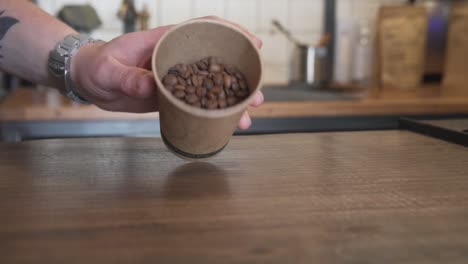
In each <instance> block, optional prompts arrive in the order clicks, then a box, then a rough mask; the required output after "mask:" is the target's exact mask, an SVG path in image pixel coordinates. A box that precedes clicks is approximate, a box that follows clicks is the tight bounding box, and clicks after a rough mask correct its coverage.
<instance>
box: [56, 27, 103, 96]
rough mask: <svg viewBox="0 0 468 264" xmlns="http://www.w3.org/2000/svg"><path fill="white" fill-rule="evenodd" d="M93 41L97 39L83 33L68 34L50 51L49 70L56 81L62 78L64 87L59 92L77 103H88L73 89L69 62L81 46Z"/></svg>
mask: <svg viewBox="0 0 468 264" xmlns="http://www.w3.org/2000/svg"><path fill="white" fill-rule="evenodd" d="M95 42H99V40H95V39H92V38H89V37H86V36H84V35H75V34H74V35H69V36H67V37H65V38H64V39H63V40H62V41H61V42H59V43H57V45H56V46H55V48H54V49H53V50H52V51H51V52H50V56H49V63H48V65H49V72H50V73H51V75H52V76H53V77H55V78H56V79H57V80H58V81H60V80H63V82H64V89H63V90H62V91H61V92H62V93H63V94H64V95H65V96H67V97H68V98H69V99H71V100H73V101H75V102H78V103H83V104H88V103H89V102H88V101H87V100H86V99H85V98H83V97H82V96H81V95H80V94H78V93H77V91H75V89H76V88H75V82H74V81H73V79H72V76H71V66H72V64H71V63H72V61H73V60H74V57H75V55H76V54H77V53H78V51H79V50H80V49H81V48H83V47H85V46H87V45H89V44H92V43H95Z"/></svg>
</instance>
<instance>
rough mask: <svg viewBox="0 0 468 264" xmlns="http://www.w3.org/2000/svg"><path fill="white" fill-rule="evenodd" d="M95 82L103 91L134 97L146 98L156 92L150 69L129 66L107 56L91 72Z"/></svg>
mask: <svg viewBox="0 0 468 264" xmlns="http://www.w3.org/2000/svg"><path fill="white" fill-rule="evenodd" d="M93 74H94V76H95V78H96V79H97V81H96V83H97V84H98V85H99V86H100V87H101V88H102V89H103V90H105V91H108V92H116V91H119V92H121V93H123V94H125V95H126V96H129V97H131V98H135V99H146V98H148V97H151V96H152V95H153V94H154V93H156V83H155V81H154V77H153V73H152V72H151V71H148V70H145V69H142V68H138V67H129V66H126V65H123V64H121V63H120V62H118V61H117V60H115V59H112V58H108V59H106V61H105V62H102V63H101V64H100V68H99V70H98V72H96V73H93Z"/></svg>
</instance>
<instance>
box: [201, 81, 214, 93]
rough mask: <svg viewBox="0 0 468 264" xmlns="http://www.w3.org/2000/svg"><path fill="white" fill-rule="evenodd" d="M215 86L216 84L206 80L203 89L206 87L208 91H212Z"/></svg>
mask: <svg viewBox="0 0 468 264" xmlns="http://www.w3.org/2000/svg"><path fill="white" fill-rule="evenodd" d="M213 86H214V83H213V81H212V80H210V79H205V81H204V82H203V87H205V88H206V89H208V90H210V89H212V88H213Z"/></svg>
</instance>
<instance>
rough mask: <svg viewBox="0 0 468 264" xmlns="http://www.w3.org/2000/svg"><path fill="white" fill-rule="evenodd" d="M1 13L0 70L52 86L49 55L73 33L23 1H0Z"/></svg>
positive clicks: (70, 29) (54, 19) (62, 24)
mask: <svg viewBox="0 0 468 264" xmlns="http://www.w3.org/2000/svg"><path fill="white" fill-rule="evenodd" d="M0 11H4V13H3V14H2V15H0V69H1V70H2V71H5V72H9V73H11V74H13V75H16V76H19V77H21V78H24V79H26V80H29V81H31V82H33V83H37V84H44V85H52V86H53V85H54V84H55V83H54V80H53V78H51V77H50V74H49V73H48V67H47V61H48V58H49V52H50V51H51V50H52V49H53V48H54V47H55V45H56V44H57V43H58V42H59V41H61V40H63V39H64V38H65V36H67V35H69V34H74V33H76V31H75V30H73V29H72V28H70V27H69V26H67V25H65V24H64V23H62V22H60V21H59V20H57V19H56V18H54V17H52V16H50V15H48V14H47V13H46V12H44V11H42V10H41V9H40V8H38V7H37V6H35V5H34V4H32V3H30V2H29V1H26V0H0Z"/></svg>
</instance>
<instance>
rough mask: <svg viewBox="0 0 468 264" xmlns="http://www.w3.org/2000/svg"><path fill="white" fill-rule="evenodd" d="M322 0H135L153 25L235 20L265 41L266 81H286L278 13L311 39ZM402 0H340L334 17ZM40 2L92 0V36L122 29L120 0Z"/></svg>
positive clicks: (286, 48)
mask: <svg viewBox="0 0 468 264" xmlns="http://www.w3.org/2000/svg"><path fill="white" fill-rule="evenodd" d="M324 1H326V0H135V3H136V7H137V8H138V9H141V7H142V6H143V3H146V4H148V6H149V7H150V9H151V11H152V18H151V26H153V27H156V26H160V25H164V24H170V23H178V22H181V21H184V20H187V19H190V18H193V17H199V16H205V15H217V16H220V17H224V18H227V19H230V20H233V21H236V22H238V23H240V24H242V25H244V26H246V27H248V28H249V29H250V30H251V31H253V32H255V33H257V34H258V35H259V36H260V37H261V38H262V40H263V42H264V48H263V55H264V59H265V65H266V81H267V82H269V83H281V82H286V81H287V76H288V60H289V54H290V52H291V45H290V44H289V43H288V42H287V40H286V39H285V38H284V37H283V36H282V35H280V34H278V33H277V32H276V31H275V30H274V29H273V27H272V26H271V20H272V19H273V18H276V19H278V20H280V21H281V22H282V23H283V24H284V25H285V26H287V27H288V28H290V29H291V31H292V32H293V33H294V35H296V36H297V38H298V39H300V40H301V41H304V42H309V43H314V42H316V41H317V40H318V39H319V38H320V34H321V32H322V25H323V23H322V20H323V2H324ZM401 2H403V0H338V7H337V9H338V11H337V15H338V19H346V20H349V21H358V20H363V19H370V20H371V21H373V20H374V19H375V16H376V14H377V10H378V7H379V6H380V5H381V4H390V3H401ZM38 3H39V5H40V6H41V7H42V8H43V9H45V10H46V11H47V12H49V13H51V14H54V15H55V14H57V12H58V10H60V8H61V7H62V6H63V5H64V4H84V3H91V4H92V5H93V6H94V7H95V8H96V10H97V12H98V14H99V16H100V18H101V19H102V21H103V26H102V27H101V28H100V29H99V30H97V31H96V32H94V33H93V35H94V36H95V37H98V38H101V39H104V40H110V39H112V38H114V37H115V36H118V35H119V34H120V32H121V27H122V25H121V22H120V21H119V20H118V19H117V17H116V14H117V10H118V8H119V5H120V3H121V1H120V0H94V1H92V0H39V1H38Z"/></svg>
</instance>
